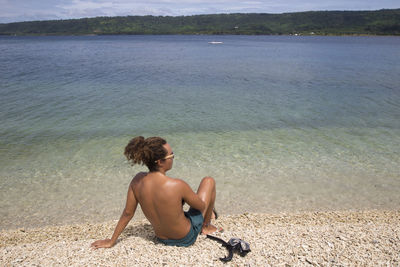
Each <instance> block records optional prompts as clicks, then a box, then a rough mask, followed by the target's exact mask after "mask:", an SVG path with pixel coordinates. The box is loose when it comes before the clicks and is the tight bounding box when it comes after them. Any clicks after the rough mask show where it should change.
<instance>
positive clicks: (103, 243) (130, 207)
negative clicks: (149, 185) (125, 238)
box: [91, 181, 138, 249]
mask: <svg viewBox="0 0 400 267" xmlns="http://www.w3.org/2000/svg"><path fill="white" fill-rule="evenodd" d="M132 186H133V181H132V183H131V184H130V185H129V189H128V196H127V197H126V205H125V209H124V211H123V212H122V215H121V217H120V218H119V221H118V224H117V226H116V227H115V230H114V233H113V235H112V237H111V239H104V240H97V241H96V242H93V243H92V245H91V247H92V248H95V249H97V248H110V247H112V246H114V245H115V243H116V242H117V239H118V237H119V235H120V234H121V233H122V231H123V230H124V229H125V227H126V225H127V224H128V223H129V221H130V220H131V219H132V217H133V215H134V214H135V211H136V208H137V204H138V202H137V199H136V197H135V194H134V193H133V188H132Z"/></svg>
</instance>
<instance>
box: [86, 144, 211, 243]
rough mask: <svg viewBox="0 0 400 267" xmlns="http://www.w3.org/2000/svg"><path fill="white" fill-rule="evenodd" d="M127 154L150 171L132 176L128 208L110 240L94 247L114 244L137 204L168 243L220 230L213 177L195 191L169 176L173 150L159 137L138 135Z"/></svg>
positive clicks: (205, 179)
mask: <svg viewBox="0 0 400 267" xmlns="http://www.w3.org/2000/svg"><path fill="white" fill-rule="evenodd" d="M124 154H125V156H126V157H127V159H128V160H129V161H131V163H132V165H133V164H145V165H146V166H147V167H148V169H149V172H147V173H145V172H141V173H138V174H137V175H136V176H135V177H134V178H133V179H132V181H131V183H130V185H129V189H128V196H127V200H126V205H125V209H124V211H123V212H122V215H121V217H120V219H119V221H118V224H117V226H116V227H115V230H114V233H113V235H112V237H111V239H104V240H98V241H96V242H93V243H92V244H91V247H93V248H95V249H97V248H109V247H112V246H114V244H115V243H116V241H117V238H118V236H119V235H120V234H121V233H122V231H123V230H124V229H125V227H126V225H127V224H128V223H129V221H130V220H131V219H132V217H133V215H134V214H135V211H136V208H137V205H138V203H139V204H140V206H141V208H142V211H143V213H144V215H145V216H146V218H147V219H148V220H149V221H150V223H151V225H152V226H153V229H154V232H155V234H156V236H157V238H158V240H159V241H160V242H162V243H164V244H166V245H175V246H190V245H191V244H193V243H194V242H195V241H196V239H197V235H198V234H199V233H200V232H201V233H203V234H209V233H212V232H215V231H216V230H217V228H216V227H215V226H213V225H211V224H210V221H211V216H212V215H213V208H214V202H215V195H216V191H215V180H214V179H213V178H211V177H205V178H203V179H202V181H201V183H200V186H199V188H198V190H197V193H194V192H193V190H192V189H191V188H190V187H189V185H188V184H187V183H186V182H184V181H183V180H180V179H174V178H171V177H168V176H166V175H165V174H166V172H167V171H168V170H170V169H171V168H172V164H173V159H174V153H173V152H172V149H171V146H170V145H169V144H168V143H167V142H166V141H165V140H164V139H162V138H160V137H149V138H147V139H144V138H143V137H142V136H139V137H135V138H133V139H132V140H131V141H130V142H129V143H128V145H127V146H126V147H125V153H124ZM185 202H186V203H187V204H188V205H189V206H190V209H189V211H188V212H184V211H183V208H182V207H183V203H185Z"/></svg>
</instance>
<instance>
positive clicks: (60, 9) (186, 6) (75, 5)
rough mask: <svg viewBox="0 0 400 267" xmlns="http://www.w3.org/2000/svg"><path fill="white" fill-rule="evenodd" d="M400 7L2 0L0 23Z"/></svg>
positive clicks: (388, 1)
mask: <svg viewBox="0 0 400 267" xmlns="http://www.w3.org/2000/svg"><path fill="white" fill-rule="evenodd" d="M392 8H400V1H399V0H280V1H278V0H245V1H239V0H0V23H9V22H18V21H31V20H54V19H73V18H87V17H98V16H128V15H154V16H181V15H185V16H187V15H199V14H220V13H285V12H299V11H315V10H379V9H392Z"/></svg>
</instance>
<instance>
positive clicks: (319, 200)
mask: <svg viewBox="0 0 400 267" xmlns="http://www.w3.org/2000/svg"><path fill="white" fill-rule="evenodd" d="M210 41H222V42H223V44H219V45H212V44H209V43H208V42H210ZM0 62H1V64H0V112H1V113H0V125H1V126H0V207H1V210H0V229H6V228H16V227H34V226H40V225H48V224H66V223H81V222H88V221H104V220H110V219H117V218H118V216H119V214H120V212H121V210H122V208H123V205H124V202H125V196H126V192H127V187H128V184H129V182H130V180H131V178H132V176H133V175H134V174H135V173H136V172H137V171H139V170H145V168H143V167H140V166H138V167H131V166H130V165H129V164H128V163H127V162H126V159H124V156H123V149H124V147H125V145H126V144H127V143H128V141H129V140H130V138H132V137H134V136H137V135H144V136H146V137H147V136H157V135H159V136H163V137H165V138H166V139H167V141H168V142H169V143H170V144H171V146H172V148H173V151H174V153H175V155H176V157H175V160H174V168H173V169H172V170H171V171H170V172H169V175H170V176H173V177H179V178H182V179H184V180H186V181H187V182H188V183H189V184H190V185H191V186H192V187H193V189H196V188H197V185H198V183H199V181H200V179H201V178H202V177H204V176H206V175H211V176H213V177H214V178H215V179H216V181H217V198H218V199H217V208H218V210H219V211H220V213H225V214H227V213H241V212H281V211H285V212H286V211H287V212H290V211H304V210H337V209H371V208H378V209H394V208H398V207H399V205H400V193H399V192H400V156H399V154H400V120H399V118H400V64H399V62H400V38H398V37H290V36H281V37H278V36H93V37H0ZM137 216H138V218H142V216H143V215H142V214H141V213H140V212H138V214H137Z"/></svg>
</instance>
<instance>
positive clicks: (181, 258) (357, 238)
mask: <svg viewBox="0 0 400 267" xmlns="http://www.w3.org/2000/svg"><path fill="white" fill-rule="evenodd" d="M214 223H215V224H216V225H218V226H221V227H223V228H224V230H225V231H224V232H223V233H216V234H215V235H216V236H219V237H221V238H222V239H224V240H225V241H228V240H229V239H230V238H232V237H239V238H241V239H243V240H245V241H247V242H249V243H250V248H251V252H250V253H249V254H248V255H247V256H245V257H240V256H239V255H238V254H234V257H233V260H232V261H231V262H230V264H232V265H239V266H243V265H254V266H269V265H272V266H276V265H285V264H288V265H290V266H292V265H296V266H299V265H300V266H302V265H317V266H318V265H323V266H326V265H344V266H348V265H351V266H354V265H358V266H360V265H366V266H380V265H385V266H386V265H388V266H396V265H398V264H400V254H399V251H400V210H368V211H329V212H299V213H276V214H267V213H243V214H236V215H223V214H222V215H220V218H218V220H216V221H215V222H214ZM115 225H116V221H109V222H104V223H97V224H93V223H86V224H75V225H64V226H47V227H42V228H30V229H24V228H19V229H14V230H3V231H1V236H0V255H1V259H2V262H3V263H4V266H14V265H42V266H47V265H61V266H70V265H79V266H94V265H96V266H98V265H104V266H110V265H116V266H126V265H141V266H143V265H144V266H148V265H156V266H157V265H167V266H173V265H195V266H207V265H213V266H214V265H217V266H223V263H222V262H221V261H219V260H218V258H219V257H224V256H226V255H227V251H226V249H225V248H223V247H222V246H221V245H220V244H219V243H217V242H215V241H212V240H210V239H207V238H206V237H204V236H199V237H198V240H197V241H196V243H195V244H194V245H192V246H191V247H189V248H179V247H168V246H164V245H162V244H161V243H158V242H157V241H156V238H155V235H154V232H153V230H152V227H151V225H150V224H149V222H148V221H147V220H137V221H136V220H133V221H131V222H130V224H129V225H128V226H127V228H126V229H125V231H124V232H123V233H122V234H121V236H120V238H119V240H118V243H117V244H116V245H115V246H114V247H113V248H111V249H98V250H92V249H91V248H90V244H91V242H93V241H94V240H96V239H102V238H109V237H110V236H111V234H112V232H113V230H114V227H115Z"/></svg>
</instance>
